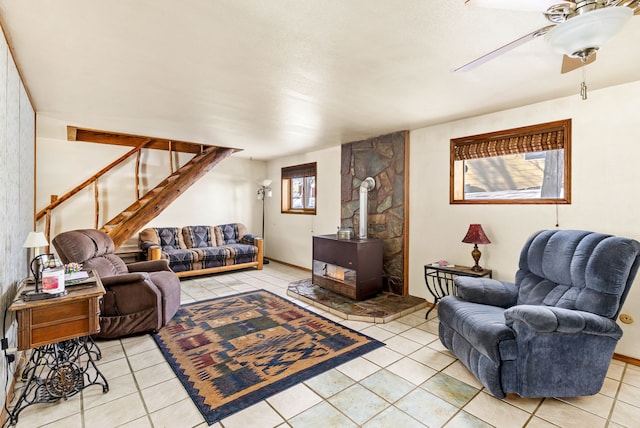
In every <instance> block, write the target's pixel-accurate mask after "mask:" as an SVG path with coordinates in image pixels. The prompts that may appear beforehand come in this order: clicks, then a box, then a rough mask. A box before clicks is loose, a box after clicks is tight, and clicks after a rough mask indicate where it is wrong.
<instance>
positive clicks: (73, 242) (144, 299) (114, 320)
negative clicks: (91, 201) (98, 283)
mask: <svg viewBox="0 0 640 428" xmlns="http://www.w3.org/2000/svg"><path fill="white" fill-rule="evenodd" d="M53 245H54V247H55V248H56V251H57V253H58V256H59V257H60V259H61V260H62V262H63V263H71V262H76V263H82V265H83V267H84V268H88V269H92V270H93V271H95V272H97V273H98V275H99V276H100V279H101V280H102V284H103V285H104V288H105V290H106V294H105V296H104V298H103V299H102V302H101V305H100V333H98V334H97V335H96V337H99V338H115V337H121V336H127V335H130V334H134V333H140V332H145V331H157V330H159V329H160V328H161V327H162V326H163V325H165V324H167V323H168V322H169V321H170V320H171V318H172V317H173V316H174V315H175V313H176V311H177V310H178V308H179V307H180V280H179V279H178V277H177V276H176V274H175V273H173V271H172V270H171V269H170V268H169V264H168V262H167V260H152V261H146V262H137V263H130V264H125V263H124V261H123V260H122V259H121V258H120V257H118V256H116V255H115V254H113V251H114V244H113V241H112V240H111V238H110V237H109V235H107V234H106V233H104V232H101V231H99V230H95V229H82V230H72V231H69V232H63V233H61V234H59V235H58V236H56V237H55V238H53Z"/></svg>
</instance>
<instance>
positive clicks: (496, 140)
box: [449, 119, 571, 204]
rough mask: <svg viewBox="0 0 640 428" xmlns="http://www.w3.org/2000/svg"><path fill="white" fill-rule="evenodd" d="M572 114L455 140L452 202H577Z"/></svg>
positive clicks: (451, 164) (451, 161)
mask: <svg viewBox="0 0 640 428" xmlns="http://www.w3.org/2000/svg"><path fill="white" fill-rule="evenodd" d="M570 154H571V119H566V120H561V121H556V122H549V123H542V124H538V125H532V126H527V127H522V128H515V129H508V130H504V131H498V132H492V133H489V134H482V135H473V136H469V137H463V138H455V139H452V140H451V160H450V192H449V193H450V202H451V203H452V204H454V203H485V204H486V203H505V204H508V203H512V204H523V203H535V204H545V203H548V204H568V203H570V202H571V186H570V183H571V174H570V172H571V156H570Z"/></svg>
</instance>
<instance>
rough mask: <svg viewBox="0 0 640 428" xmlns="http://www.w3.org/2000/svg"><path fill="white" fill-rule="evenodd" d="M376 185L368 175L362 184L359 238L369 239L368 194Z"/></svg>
mask: <svg viewBox="0 0 640 428" xmlns="http://www.w3.org/2000/svg"><path fill="white" fill-rule="evenodd" d="M374 187H376V182H375V180H374V179H373V178H371V177H367V178H365V179H364V181H363V182H362V183H361V184H360V230H359V231H358V238H360V239H367V228H368V226H369V224H368V213H367V206H368V204H367V198H368V197H367V194H368V193H369V191H370V190H371V189H373V188H374Z"/></svg>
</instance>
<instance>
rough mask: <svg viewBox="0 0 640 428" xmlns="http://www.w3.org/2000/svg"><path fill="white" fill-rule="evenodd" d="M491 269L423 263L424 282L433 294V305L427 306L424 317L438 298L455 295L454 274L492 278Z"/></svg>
mask: <svg viewBox="0 0 640 428" xmlns="http://www.w3.org/2000/svg"><path fill="white" fill-rule="evenodd" d="M492 275H493V274H492V271H491V269H482V270H481V271H478V272H476V271H474V270H471V267H470V266H459V265H448V266H441V265H439V264H438V263H432V264H426V265H424V282H425V283H426V285H427V290H429V293H431V295H432V296H433V299H434V300H433V305H432V306H431V307H430V308H429V310H428V311H427V313H426V315H425V316H424V317H425V319H428V318H429V313H430V312H431V311H432V310H433V309H434V308H435V307H436V305H437V304H438V300H440V299H442V298H443V297H444V296H456V295H457V294H458V290H457V289H456V286H455V284H454V282H453V280H454V278H455V277H456V276H471V277H475V278H481V277H489V278H492V277H493V276H492Z"/></svg>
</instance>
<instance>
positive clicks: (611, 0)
mask: <svg viewBox="0 0 640 428" xmlns="http://www.w3.org/2000/svg"><path fill="white" fill-rule="evenodd" d="M465 4H467V5H474V6H480V7H493V8H498V9H516V10H530V11H541V12H542V13H543V14H544V16H545V17H546V18H547V20H548V21H549V22H550V24H549V25H547V26H545V27H542V28H540V29H538V30H536V31H533V32H531V33H529V34H526V35H524V36H522V37H520V38H519V39H516V40H514V41H512V42H511V43H508V44H506V45H504V46H502V47H500V48H498V49H496V50H494V51H491V52H489V53H488V54H485V55H483V56H481V57H479V58H477V59H475V60H473V61H471V62H469V63H467V64H465V65H463V66H462V67H459V68H457V69H455V70H454V71H468V70H471V69H473V68H475V67H477V66H479V65H481V64H484V63H485V62H487V61H489V60H492V59H493V58H495V57H497V56H499V55H502V54H504V53H505V52H508V51H510V50H512V49H515V48H517V47H518V46H521V45H523V44H524V43H527V42H529V41H531V40H533V39H535V38H537V37H540V36H545V39H546V41H547V43H549V45H550V46H551V47H552V48H553V49H554V50H555V51H557V52H559V53H562V54H563V55H564V56H563V61H562V68H561V73H567V72H569V71H572V70H575V69H576V68H579V67H581V66H583V65H586V64H589V63H591V62H593V61H595V59H596V51H597V50H598V49H599V48H600V47H601V46H602V45H603V44H604V43H605V42H606V41H607V40H609V39H610V38H611V37H613V36H614V35H615V34H616V33H617V32H618V31H620V30H621V29H622V27H623V26H624V24H625V23H626V22H627V21H628V20H629V19H630V18H631V16H633V15H639V14H640V0H574V1H563V0H517V1H513V0H465Z"/></svg>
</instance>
